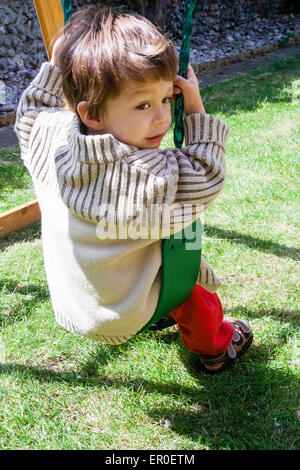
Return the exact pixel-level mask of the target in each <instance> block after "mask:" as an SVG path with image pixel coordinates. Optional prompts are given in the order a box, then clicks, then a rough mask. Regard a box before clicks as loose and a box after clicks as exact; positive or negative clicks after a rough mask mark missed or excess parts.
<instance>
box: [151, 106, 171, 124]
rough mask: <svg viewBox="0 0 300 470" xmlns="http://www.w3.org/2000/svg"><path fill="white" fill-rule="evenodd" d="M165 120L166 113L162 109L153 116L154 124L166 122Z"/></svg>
mask: <svg viewBox="0 0 300 470" xmlns="http://www.w3.org/2000/svg"><path fill="white" fill-rule="evenodd" d="M167 118H168V112H167V111H166V110H164V109H158V110H157V112H156V113H155V115H154V119H153V121H154V123H155V124H162V123H164V122H165V121H166V120H167Z"/></svg>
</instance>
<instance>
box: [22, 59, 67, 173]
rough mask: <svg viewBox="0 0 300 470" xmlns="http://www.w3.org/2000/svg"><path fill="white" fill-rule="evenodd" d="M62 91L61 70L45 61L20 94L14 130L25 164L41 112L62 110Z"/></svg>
mask: <svg viewBox="0 0 300 470" xmlns="http://www.w3.org/2000/svg"><path fill="white" fill-rule="evenodd" d="M62 106H63V92H62V87H61V71H60V69H59V68H58V67H55V66H53V65H52V64H50V63H49V62H45V63H44V64H43V65H42V67H41V69H40V71H39V73H38V75H37V76H36V77H35V79H34V80H33V82H32V83H31V84H30V85H29V87H28V88H27V89H26V90H25V91H24V93H23V95H22V96H21V99H20V102H19V105H18V109H17V116H16V123H15V128H14V129H15V132H16V134H17V136H18V138H19V142H20V146H21V151H22V158H23V160H24V163H25V164H27V153H28V145H29V141H30V139H31V137H32V131H33V128H34V126H35V124H36V123H37V120H38V117H39V116H40V115H41V113H42V112H49V111H51V112H54V111H57V110H59V111H60V110H62Z"/></svg>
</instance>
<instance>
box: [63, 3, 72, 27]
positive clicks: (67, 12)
mask: <svg viewBox="0 0 300 470" xmlns="http://www.w3.org/2000/svg"><path fill="white" fill-rule="evenodd" d="M62 6H63V10H64V20H65V23H66V22H67V21H69V19H70V18H71V16H72V0H62Z"/></svg>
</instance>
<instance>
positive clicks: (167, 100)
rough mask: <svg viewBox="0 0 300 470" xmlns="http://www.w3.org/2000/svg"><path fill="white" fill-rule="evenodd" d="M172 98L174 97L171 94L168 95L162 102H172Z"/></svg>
mask: <svg viewBox="0 0 300 470" xmlns="http://www.w3.org/2000/svg"><path fill="white" fill-rule="evenodd" d="M171 99H172V97H171V96H167V97H166V98H164V99H163V100H162V102H163V103H164V104H166V103H170V101H171Z"/></svg>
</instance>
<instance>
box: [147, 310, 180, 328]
mask: <svg viewBox="0 0 300 470" xmlns="http://www.w3.org/2000/svg"><path fill="white" fill-rule="evenodd" d="M173 325H176V321H175V320H174V318H173V317H172V315H171V314H170V313H169V314H168V315H166V316H165V317H163V318H161V319H160V320H158V321H157V322H156V323H153V324H152V325H151V326H150V327H149V328H148V329H149V330H163V329H164V328H169V327H170V326H173Z"/></svg>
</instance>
